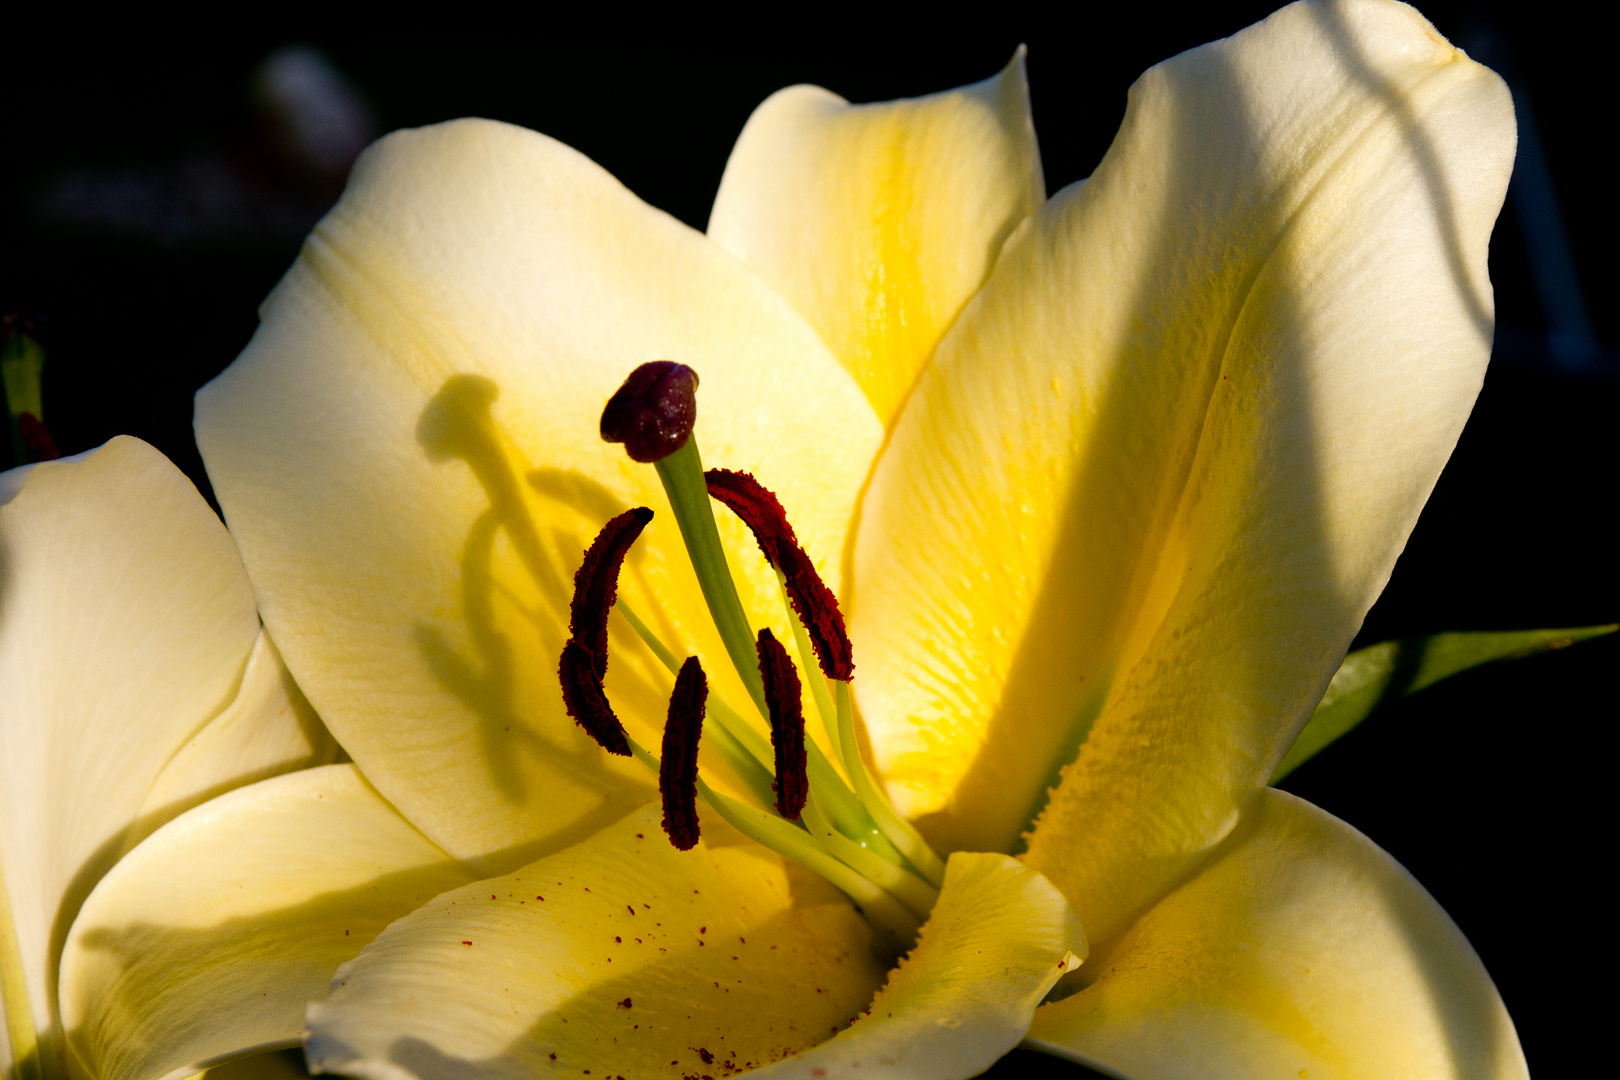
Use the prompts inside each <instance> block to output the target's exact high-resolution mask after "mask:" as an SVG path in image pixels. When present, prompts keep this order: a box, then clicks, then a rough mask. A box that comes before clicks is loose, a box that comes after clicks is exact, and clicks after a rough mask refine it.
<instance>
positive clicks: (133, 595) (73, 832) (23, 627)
mask: <svg viewBox="0 0 1620 1080" xmlns="http://www.w3.org/2000/svg"><path fill="white" fill-rule="evenodd" d="M4 475H5V477H6V480H5V487H6V489H7V494H9V495H10V498H9V501H7V502H5V503H4V504H3V505H0V907H4V906H9V908H10V912H11V916H12V920H13V923H14V926H15V931H16V945H17V948H18V956H19V958H20V963H21V965H22V970H23V975H24V979H25V981H26V984H27V987H28V996H29V1005H30V1011H31V1012H32V1022H33V1026H34V1027H35V1028H36V1029H37V1030H38V1031H39V1032H41V1033H42V1034H44V1033H46V1032H48V1031H49V1030H50V1029H51V1028H52V1027H53V1026H54V1016H55V1009H54V1008H53V1007H52V1006H51V1000H52V988H53V987H54V982H55V980H54V972H55V957H56V954H57V952H58V950H59V949H60V947H61V942H62V939H63V936H64V935H65V934H66V933H67V929H68V926H69V925H70V924H71V922H72V920H73V916H74V914H75V913H76V912H77V911H78V907H79V904H80V903H81V902H82V901H83V900H84V897H85V896H86V895H87V894H88V893H89V892H90V889H91V887H92V886H94V885H95V883H96V881H97V880H98V879H99V878H100V877H101V875H102V874H103V873H105V872H106V870H107V867H108V866H110V865H111V863H112V861H113V860H114V859H115V858H117V856H118V854H119V853H120V852H121V851H122V850H123V846H124V836H125V831H126V829H128V827H129V826H130V824H131V823H132V822H133V821H135V819H136V817H137V816H138V815H139V814H140V813H142V811H143V805H144V801H145V798H146V795H147V792H148V790H149V789H150V788H151V787H152V784H153V781H154V780H155V779H156V778H157V777H158V775H159V774H160V773H161V772H162V771H163V769H164V766H165V764H166V763H167V762H168V761H169V760H170V759H171V758H172V757H174V755H175V754H176V752H177V751H179V750H180V749H181V748H182V747H183V746H185V745H186V743H187V742H188V741H189V740H190V739H191V738H192V737H193V736H194V735H195V734H196V733H197V732H198V730H199V729H201V728H202V727H203V726H204V725H205V724H206V723H207V722H208V721H209V719H210V718H211V717H213V716H215V715H216V714H218V713H219V712H221V711H222V710H223V709H225V708H226V706H228V705H229V704H230V703H231V701H232V699H233V698H234V697H235V696H236V694H237V690H238V684H239V682H240V680H241V678H242V674H243V670H244V667H245V665H246V664H247V661H248V654H249V652H250V650H251V649H252V648H253V642H254V639H255V637H256V636H257V634H258V632H259V620H258V617H257V616H256V615H255V614H254V609H253V593H252V591H251V589H250V587H249V585H248V581H247V576H246V574H244V573H243V570H242V563H241V560H240V559H239V558H238V556H237V553H236V548H235V547H234V546H233V545H232V544H231V539H230V537H229V536H228V535H227V534H226V532H225V529H224V527H223V526H222V525H220V523H219V519H218V518H217V517H215V516H214V513H213V511H211V510H210V509H209V508H208V504H207V503H205V502H203V500H202V497H201V496H199V495H198V494H197V489H196V488H195V487H193V486H192V484H191V482H190V481H189V480H187V479H186V478H185V477H184V476H183V475H181V473H180V471H179V470H178V469H176V468H175V467H174V466H173V465H171V464H170V463H169V462H168V460H167V459H165V458H164V457H163V456H162V455H161V454H159V453H158V452H157V451H156V450H153V449H152V448H151V447H150V446H147V445H146V444H145V443H143V442H140V441H139V440H137V439H131V438H128V437H119V438H116V439H113V440H112V441H111V442H109V443H108V444H107V445H106V446H104V447H102V448H101V449H99V450H95V451H92V452H90V453H87V454H83V455H80V456H78V457H76V458H69V459H65V460H62V461H56V462H46V463H44V464H40V465H35V466H32V467H31V468H30V469H29V470H28V471H26V472H24V471H22V470H17V471H15V472H13V473H8V474H4ZM222 776H224V779H222V780H221V781H220V782H221V783H224V782H227V781H228V779H229V777H228V774H222ZM5 951H6V950H0V957H3V955H4V952H5ZM52 1042H53V1040H52V1038H51V1037H50V1036H48V1035H47V1036H46V1045H45V1047H44V1050H45V1053H46V1054H47V1057H48V1056H49V1055H50V1054H51V1053H52ZM47 1064H49V1062H48V1061H47Z"/></svg>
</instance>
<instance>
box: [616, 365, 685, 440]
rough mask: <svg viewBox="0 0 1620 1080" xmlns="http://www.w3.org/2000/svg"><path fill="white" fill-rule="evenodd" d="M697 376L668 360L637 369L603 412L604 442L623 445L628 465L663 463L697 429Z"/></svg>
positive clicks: (683, 366)
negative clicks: (638, 462) (693, 428)
mask: <svg viewBox="0 0 1620 1080" xmlns="http://www.w3.org/2000/svg"><path fill="white" fill-rule="evenodd" d="M697 386H698V376H697V372H695V371H693V370H692V369H691V368H689V367H687V366H686V365H685V364H677V363H676V362H675V361H673V360H654V361H653V362H652V363H650V364H642V365H641V366H640V367H638V368H636V370H634V371H632V372H631V373H630V377H629V378H628V379H625V380H624V385H623V386H621V387H619V389H618V390H616V391H614V394H613V396H612V397H610V398H608V403H607V407H606V408H604V409H603V410H602V426H601V431H602V439H603V441H604V442H616V443H624V449H625V452H626V453H628V454H629V455H630V460H632V461H640V462H643V463H650V462H654V461H662V460H663V459H664V458H667V457H668V456H669V455H671V454H673V453H674V452H675V451H677V450H679V449H680V448H681V447H683V446H685V445H686V440H687V438H688V436H690V435H691V434H692V425H693V424H695V423H697Z"/></svg>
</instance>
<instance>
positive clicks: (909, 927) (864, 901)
mask: <svg viewBox="0 0 1620 1080" xmlns="http://www.w3.org/2000/svg"><path fill="white" fill-rule="evenodd" d="M698 794H699V795H701V796H702V797H703V801H704V802H706V803H708V804H709V805H710V806H712V807H714V809H715V811H716V812H717V813H718V814H719V815H720V816H721V817H723V818H725V819H726V821H728V822H730V823H731V826H732V828H734V829H736V830H737V831H738V832H740V833H742V834H743V835H744V836H746V837H748V838H749V839H751V840H755V841H758V842H759V843H760V844H763V845H764V846H765V847H768V848H770V849H771V850H772V851H775V852H776V853H778V854H780V855H785V856H786V857H788V858H790V859H792V860H793V861H794V862H796V863H798V864H799V865H801V866H803V867H805V868H806V869H808V870H811V871H813V872H815V873H817V874H820V875H821V876H822V877H824V878H826V879H827V880H828V881H830V882H832V883H833V885H835V886H837V887H838V888H839V889H840V890H842V891H843V893H844V894H845V895H846V896H848V897H849V898H850V899H851V900H853V901H855V906H856V907H858V908H860V909H861V911H862V913H863V914H865V915H866V917H867V918H869V919H871V920H872V921H873V922H875V923H877V924H878V925H879V926H881V927H883V928H884V929H885V930H887V931H889V933H891V934H893V935H894V936H895V937H896V938H897V939H898V940H899V942H900V943H901V944H902V945H908V944H910V943H911V942H912V941H914V940H915V939H916V937H917V930H918V928H919V927H920V926H921V925H922V923H921V922H920V920H918V918H917V917H916V916H915V915H913V914H912V913H911V912H910V911H909V910H908V909H907V908H906V906H905V905H904V904H902V903H900V901H898V900H896V899H895V898H894V897H893V896H890V895H889V894H888V893H887V892H885V891H884V890H883V889H881V888H879V887H878V886H877V885H876V884H874V883H873V882H871V881H868V880H867V879H866V878H864V877H862V876H861V875H860V874H859V873H857V872H856V871H855V870H853V869H852V868H850V867H849V866H846V865H845V864H844V863H842V862H840V861H839V860H837V859H835V858H833V857H832V856H831V855H829V854H827V852H825V851H823V850H822V849H821V847H820V846H819V845H818V844H817V843H816V842H815V840H814V839H812V838H811V836H810V834H809V833H808V832H806V831H805V830H803V829H801V828H799V827H798V826H797V825H793V824H790V823H789V822H786V821H783V820H782V819H781V818H780V817H777V816H776V815H775V814H769V813H766V812H765V811H764V810H756V809H754V808H753V807H752V806H748V805H746V804H744V803H740V802H738V801H737V800H735V799H728V798H727V797H726V796H724V795H722V794H720V793H719V792H717V791H714V790H712V789H711V788H710V787H709V785H707V784H705V783H704V782H703V781H702V780H699V781H698Z"/></svg>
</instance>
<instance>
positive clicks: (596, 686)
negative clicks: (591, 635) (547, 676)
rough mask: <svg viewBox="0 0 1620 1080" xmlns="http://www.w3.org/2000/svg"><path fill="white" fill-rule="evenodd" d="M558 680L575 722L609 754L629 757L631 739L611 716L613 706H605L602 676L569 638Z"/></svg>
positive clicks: (578, 645)
mask: <svg viewBox="0 0 1620 1080" xmlns="http://www.w3.org/2000/svg"><path fill="white" fill-rule="evenodd" d="M557 680H558V681H559V682H561V683H562V695H563V705H564V706H565V707H566V708H567V709H568V715H569V716H572V717H573V718H574V722H575V723H576V724H578V725H579V726H580V727H582V728H584V729H585V733H586V734H587V735H589V736H590V737H591V738H593V739H595V740H596V741H597V742H598V743H599V744H601V747H602V749H604V750H606V751H607V752H608V753H610V754H617V755H619V756H620V757H629V756H630V738H629V736H628V735H626V734H625V731H624V725H623V724H621V723H620V722H619V718H618V716H616V715H615V714H614V712H613V706H611V705H609V704H608V699H607V693H606V691H605V690H604V689H603V687H602V676H601V674H600V673H599V672H598V671H597V670H596V659H595V657H593V656H592V655H591V653H590V650H588V649H586V648H585V646H583V645H581V644H580V643H579V642H577V641H575V640H574V639H572V638H570V639H569V640H568V644H566V645H564V646H563V651H562V660H561V661H560V662H559V663H558V665H557Z"/></svg>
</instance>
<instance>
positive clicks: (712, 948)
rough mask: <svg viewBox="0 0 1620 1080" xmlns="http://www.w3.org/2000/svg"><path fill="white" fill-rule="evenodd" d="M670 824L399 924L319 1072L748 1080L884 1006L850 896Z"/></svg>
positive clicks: (632, 826) (321, 1049) (723, 838)
mask: <svg viewBox="0 0 1620 1080" xmlns="http://www.w3.org/2000/svg"><path fill="white" fill-rule="evenodd" d="M658 823H659V811H658V809H657V808H656V807H646V808H643V809H641V810H638V811H636V812H635V813H633V814H631V815H629V816H628V817H626V818H625V819H624V820H623V821H620V822H617V823H616V824H614V825H611V826H609V827H608V828H607V829H604V830H603V831H602V832H600V833H598V834H597V835H595V836H593V837H591V838H590V839H588V840H586V841H585V842H584V843H582V844H579V845H577V846H575V847H573V848H570V849H568V850H567V851H563V852H559V853H558V854H555V855H552V856H550V857H549V858H546V859H542V860H541V861H539V862H537V863H534V864H532V865H530V866H526V867H524V868H523V869H521V870H518V871H517V872H515V873H512V874H509V875H507V876H505V877H500V878H492V879H490V880H488V881H482V882H478V883H475V884H473V885H469V886H467V887H466V888H464V889H460V890H457V891H456V892H452V893H449V894H446V895H445V896H441V897H439V898H438V899H436V900H434V901H433V902H432V903H431V904H429V905H428V906H427V907H425V908H423V909H422V910H420V911H417V912H414V913H412V914H411V915H410V916H408V917H407V918H404V919H401V920H400V921H399V922H397V923H395V924H394V925H393V926H391V927H389V928H388V930H387V931H385V932H384V933H383V934H382V936H380V937H379V938H378V939H377V941H376V943H375V944H374V945H372V946H371V948H369V949H367V950H366V951H365V953H364V954H363V955H362V956H360V957H359V958H358V959H356V960H355V961H353V962H352V963H350V964H346V965H344V967H343V968H342V969H340V970H339V972H338V975H337V978H336V979H335V980H334V981H333V985H332V995H331V997H330V998H328V999H327V1000H326V1002H325V1003H322V1004H316V1005H312V1006H311V1007H310V1010H309V1040H308V1043H307V1048H308V1055H309V1063H310V1068H311V1069H312V1070H313V1071H315V1072H323V1071H325V1072H341V1073H347V1074H349V1075H352V1076H360V1077H368V1078H382V1077H389V1078H392V1080H400V1078H402V1077H411V1076H417V1077H421V1078H423V1080H438V1078H443V1077H446V1076H450V1075H463V1074H472V1073H476V1074H477V1075H479V1076H482V1077H485V1078H487V1080H497V1078H500V1077H511V1078H513V1080H518V1078H522V1080H530V1078H532V1077H534V1076H537V1075H549V1074H550V1073H551V1072H552V1071H553V1070H555V1071H559V1072H561V1073H564V1074H567V1075H570V1076H580V1075H581V1074H582V1073H583V1072H585V1071H588V1072H589V1073H590V1075H592V1076H595V1077H604V1076H605V1077H611V1076H616V1075H619V1074H623V1075H625V1076H635V1077H651V1076H668V1077H672V1078H679V1077H683V1076H695V1075H699V1074H713V1075H729V1074H730V1072H731V1071H733V1070H740V1069H747V1068H754V1067H756V1066H758V1065H762V1064H764V1063H766V1062H768V1061H774V1060H776V1059H778V1058H781V1057H784V1056H786V1055H788V1054H792V1053H794V1052H795V1051H797V1050H801V1049H803V1048H804V1047H805V1046H807V1045H810V1044H812V1043H814V1042H816V1041H817V1040H820V1039H824V1038H826V1037H827V1036H828V1035H829V1034H831V1032H832V1031H833V1030H835V1029H836V1028H837V1027H839V1026H840V1025H842V1024H844V1023H847V1022H848V1020H849V1018H850V1017H852V1016H853V1015H855V1013H856V1012H858V1011H859V1010H860V1009H861V1007H862V1006H864V1005H865V1004H866V1003H867V1002H868V1001H869V1000H871V997H872V992H873V991H874V990H875V989H876V988H877V987H878V985H879V983H881V982H882V979H883V969H882V967H881V966H880V965H879V964H878V963H877V962H876V961H875V960H874V959H873V956H872V953H871V951H870V942H871V931H870V928H869V927H868V926H867V924H866V923H865V921H864V920H862V919H861V917H860V916H859V915H857V914H856V913H855V911H854V910H853V909H852V908H851V907H850V906H849V904H848V902H847V901H845V900H844V899H843V897H842V896H840V895H839V894H837V893H835V892H832V890H831V889H830V887H828V886H827V885H826V884H825V883H824V882H822V881H821V879H820V878H815V877H812V876H809V875H807V874H804V873H802V872H799V871H794V872H792V873H790V872H789V871H788V870H787V868H786V867H785V866H784V864H783V862H782V860H781V859H780V858H778V857H777V856H775V855H772V854H771V853H769V852H767V851H765V850H764V849H763V848H761V847H759V846H758V845H756V844H754V843H752V842H750V841H747V840H744V839H742V838H741V837H740V836H738V835H737V834H735V833H734V832H731V831H730V830H728V829H727V828H726V827H725V826H724V825H723V824H722V823H720V822H718V821H716V820H715V819H714V818H713V817H712V816H710V815H705V816H704V818H703V832H704V839H703V841H702V842H700V843H699V845H698V846H697V847H696V848H694V849H693V850H691V851H689V852H679V851H676V850H675V849H674V848H672V847H671V846H670V844H669V841H668V840H667V839H666V838H665V836H664V834H663V832H662V831H660V829H659V824H658Z"/></svg>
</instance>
